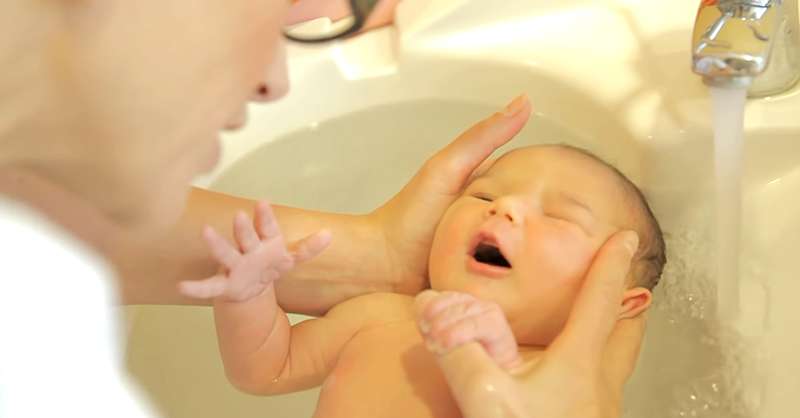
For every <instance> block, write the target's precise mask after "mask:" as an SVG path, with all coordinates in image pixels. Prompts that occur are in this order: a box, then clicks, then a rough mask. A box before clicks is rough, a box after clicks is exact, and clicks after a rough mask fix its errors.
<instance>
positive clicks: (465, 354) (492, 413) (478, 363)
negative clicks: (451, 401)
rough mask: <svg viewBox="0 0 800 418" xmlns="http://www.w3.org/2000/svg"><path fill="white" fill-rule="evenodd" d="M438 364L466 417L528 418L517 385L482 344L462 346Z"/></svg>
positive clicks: (439, 360) (441, 357) (440, 357)
mask: <svg viewBox="0 0 800 418" xmlns="http://www.w3.org/2000/svg"><path fill="white" fill-rule="evenodd" d="M437 361H438V363H439V367H440V368H441V369H442V372H443V374H444V377H445V379H446V380H447V383H448V385H449V386H450V391H451V393H452V394H453V397H454V398H455V400H456V402H457V403H458V406H459V408H460V409H461V412H462V413H463V415H464V418H486V417H524V416H528V415H527V414H528V412H529V411H525V409H524V408H523V405H522V403H521V401H522V399H524V396H525V395H524V394H522V393H520V390H519V388H518V383H517V382H516V380H515V379H514V378H513V377H511V375H510V374H509V373H508V372H506V371H505V370H503V369H502V368H501V367H500V366H499V365H498V364H497V363H496V362H495V361H494V359H492V358H491V357H489V355H488V354H487V353H486V350H484V349H483V347H482V346H481V345H480V344H478V343H476V342H472V343H468V344H465V345H462V346H460V347H458V348H456V349H454V350H451V351H450V352H448V353H446V354H442V355H437Z"/></svg>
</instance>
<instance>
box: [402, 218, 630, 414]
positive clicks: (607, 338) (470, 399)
mask: <svg viewBox="0 0 800 418" xmlns="http://www.w3.org/2000/svg"><path fill="white" fill-rule="evenodd" d="M637 245H638V239H636V237H635V234H632V233H630V232H623V233H618V234H616V235H615V236H613V237H612V238H611V239H609V241H608V242H607V243H606V244H605V245H604V247H603V248H602V249H601V250H600V252H599V253H598V255H597V257H596V258H595V262H594V263H593V265H592V267H591V269H590V271H589V274H588V275H587V278H586V282H585V284H584V286H583V289H582V290H581V293H580V294H579V296H578V298H577V299H576V302H575V306H574V308H573V310H572V313H571V315H570V318H569V321H568V322H567V325H566V326H565V328H564V330H563V332H562V333H561V334H560V335H559V336H558V338H556V340H555V341H554V342H553V343H552V344H551V345H550V347H548V348H547V350H546V351H545V353H544V355H543V356H542V357H541V358H539V359H538V360H537V361H536V363H533V364H530V365H524V364H523V365H522V366H521V367H516V368H514V369H513V371H512V372H508V371H507V368H503V364H502V363H498V360H499V359H498V358H497V356H496V355H494V354H493V353H491V352H488V353H487V350H486V349H485V347H486V344H485V343H484V342H483V340H482V339H481V338H472V339H463V338H462V339H459V342H461V344H455V345H451V346H449V347H448V349H443V348H442V347H435V348H437V350H434V351H433V352H434V354H436V355H437V357H438V361H439V365H440V366H441V368H442V371H443V372H444V374H445V377H446V379H447V381H448V383H449V385H450V388H451V391H452V393H453V395H454V397H455V399H456V401H457V402H458V404H459V407H460V408H461V411H462V412H463V414H464V417H465V418H506V417H514V418H519V417H527V418H539V417H549V418H614V417H618V416H619V410H620V404H621V402H622V389H623V386H624V384H625V382H626V381H627V379H628V378H629V377H630V375H631V373H632V372H633V368H634V365H635V363H636V359H637V357H638V353H639V347H640V344H641V339H642V336H643V334H644V318H642V317H637V318H634V319H625V320H618V316H619V312H620V302H621V300H622V292H623V290H624V282H625V278H626V276H627V274H628V270H629V268H630V261H631V257H632V255H633V253H634V251H635V248H636V247H637ZM437 300H439V299H438V298H436V297H433V298H431V295H430V294H428V293H427V292H426V293H422V294H420V295H419V296H418V300H417V304H418V311H419V310H421V311H422V312H425V311H426V310H430V309H432V308H431V304H433V303H436V302H437ZM423 318H424V317H423ZM475 335H479V334H475ZM428 338H430V337H428Z"/></svg>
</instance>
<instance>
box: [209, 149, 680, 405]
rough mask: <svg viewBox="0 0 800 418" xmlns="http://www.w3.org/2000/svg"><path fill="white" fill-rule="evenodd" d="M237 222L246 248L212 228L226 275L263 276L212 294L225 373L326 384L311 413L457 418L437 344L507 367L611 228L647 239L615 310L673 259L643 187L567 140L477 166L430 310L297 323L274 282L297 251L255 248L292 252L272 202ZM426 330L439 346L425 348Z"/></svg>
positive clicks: (438, 245)
mask: <svg viewBox="0 0 800 418" xmlns="http://www.w3.org/2000/svg"><path fill="white" fill-rule="evenodd" d="M421 198H422V197H421ZM241 218H242V217H240V218H238V219H237V223H236V228H235V230H236V231H235V232H236V234H235V235H236V237H237V240H238V241H239V245H238V248H234V247H231V246H230V245H229V244H227V243H222V242H220V241H221V240H222V239H221V238H219V236H216V235H214V234H209V235H207V238H208V239H209V243H210V244H211V246H212V249H214V252H215V254H216V255H217V258H218V259H219V260H220V262H221V263H222V264H223V267H224V269H225V273H224V277H225V278H226V279H228V280H232V279H233V278H234V276H240V277H241V276H245V277H246V276H250V279H251V280H253V277H252V276H253V275H256V276H258V280H259V281H260V283H263V286H262V287H261V288H260V290H259V292H258V294H252V295H249V294H245V295H244V296H242V297H239V298H236V300H233V299H232V298H226V299H223V298H217V299H216V300H215V304H214V309H215V318H216V323H217V332H218V337H219V344H220V350H221V354H222V358H223V362H224V363H225V369H226V372H227V375H228V377H229V379H230V380H231V381H232V382H233V383H234V385H236V386H237V387H238V388H240V389H241V390H244V391H246V392H249V393H253V394H263V395H268V394H279V393H285V392H293V391H299V390H303V389H308V388H312V387H315V386H318V385H322V390H321V394H320V398H319V402H318V405H317V409H316V413H315V416H316V417H347V418H354V417H369V418H375V417H395V416H397V417H403V418H406V417H415V418H422V417H437V418H445V417H460V416H461V414H460V412H459V410H458V407H457V406H456V404H455V402H454V400H453V399H452V398H451V395H450V392H449V388H448V386H447V384H446V382H445V381H444V377H443V376H442V375H441V372H440V371H439V368H438V367H437V364H436V359H435V358H434V355H433V354H431V353H430V351H429V349H431V350H434V351H437V350H448V349H451V348H453V347H455V346H458V345H460V344H464V343H467V342H471V341H477V342H479V343H481V344H482V345H483V347H484V348H485V349H486V350H487V352H488V353H489V354H490V356H492V358H494V359H495V360H496V361H497V362H498V363H499V364H500V365H502V366H503V367H506V368H508V369H513V368H514V367H515V366H517V365H519V364H521V362H522V361H523V360H526V361H527V360H531V359H535V358H536V356H537V353H539V352H540V351H541V350H542V348H544V347H546V346H547V345H548V344H550V343H551V342H552V341H553V339H554V338H555V337H556V336H557V335H558V334H559V332H560V331H561V330H562V328H563V326H564V324H565V322H566V320H567V316H568V314H569V312H570V310H571V308H572V305H573V302H574V299H575V297H576V295H577V293H578V291H579V289H580V287H581V284H582V281H583V279H584V277H585V275H586V273H587V270H588V268H589V266H590V265H591V263H592V261H593V258H594V256H595V254H596V253H597V251H598V250H599V249H600V247H601V246H602V245H603V243H605V241H606V240H607V239H608V238H609V237H610V236H611V235H613V234H614V233H615V232H617V231H620V230H634V231H636V232H637V233H638V234H639V237H640V246H639V249H638V251H637V253H636V254H635V256H634V259H633V264H632V268H631V272H630V275H629V277H628V280H627V290H626V291H625V292H624V295H623V298H622V300H621V301H620V314H619V315H620V318H630V317H634V316H636V315H639V314H641V313H642V312H643V311H645V310H646V309H647V308H648V306H649V305H650V301H651V298H652V296H651V293H650V291H651V290H652V288H653V287H654V286H655V285H656V283H657V282H658V280H659V278H660V276H661V272H662V269H663V266H664V263H665V250H664V242H663V238H662V236H661V231H660V228H659V226H658V223H657V221H656V220H655V219H654V217H653V215H652V213H651V211H650V208H649V207H648V204H647V202H646V201H645V199H644V198H643V197H642V195H641V193H640V192H639V190H638V189H637V188H636V186H634V185H633V183H631V182H630V181H629V180H628V179H626V178H625V177H624V176H623V175H622V174H621V173H620V172H619V171H617V170H616V169H614V168H613V167H611V166H609V165H608V164H606V163H604V162H603V161H602V160H600V159H598V158H597V157H594V156H592V155H591V154H589V153H587V152H585V151H582V150H580V149H577V148H572V147H568V146H555V145H548V146H534V147H526V148H522V149H518V150H515V151H512V152H509V153H507V154H505V155H504V156H502V157H501V158H499V159H498V160H497V161H496V162H494V163H493V164H492V165H491V166H490V167H488V168H486V169H485V170H483V172H480V173H476V175H475V176H474V178H473V179H472V180H471V182H470V184H469V185H468V187H467V188H466V189H465V190H464V192H463V194H462V195H461V197H459V198H458V199H457V200H456V201H455V202H453V204H452V205H451V206H450V207H449V209H448V210H447V212H446V213H445V215H444V216H443V217H442V219H441V221H440V223H439V225H438V228H437V230H436V233H435V237H434V241H433V245H432V248H431V252H430V259H429V273H430V285H431V288H432V289H435V290H438V291H440V292H441V293H440V295H439V296H438V297H437V298H436V300H434V301H433V302H431V303H429V304H427V305H426V306H425V308H424V312H415V307H414V298H413V297H411V296H405V295H399V294H383V293H378V294H369V295H365V296H360V297H357V298H354V299H351V300H349V301H346V302H344V303H341V304H339V305H337V306H336V307H335V308H333V309H332V310H331V311H330V312H328V313H327V314H326V315H325V316H324V317H322V318H318V319H312V320H308V321H305V322H302V323H300V324H297V325H295V326H290V324H289V322H288V320H287V318H286V315H285V313H284V312H283V311H282V310H281V309H280V307H278V306H277V304H276V301H275V295H274V289H273V286H272V282H273V281H274V280H275V279H277V278H278V276H279V275H280V272H281V271H285V270H286V269H288V268H291V264H292V260H291V259H290V258H283V259H280V260H271V261H269V263H271V264H267V261H265V259H266V257H264V256H263V254H262V255H259V252H262V253H264V252H267V251H269V250H270V248H269V247H270V246H282V247H283V248H285V244H284V243H283V241H282V239H281V238H280V232H279V231H278V230H277V226H276V224H275V222H274V219H272V218H271V213H270V212H269V208H268V206H266V205H262V206H260V207H259V209H258V211H257V213H256V222H255V223H256V228H255V229H254V228H253V224H252V223H251V222H250V221H249V220H248V219H247V218H246V217H244V219H241ZM247 227H249V228H247ZM207 232H208V231H207ZM251 254H252V256H249V255H251ZM248 256H249V257H248ZM275 265H277V266H278V267H273V266H275ZM282 269H283V270H282ZM245 293H246V292H245ZM254 293H255V292H254ZM417 318H422V319H421V320H420V321H419V325H418V323H417ZM422 334H425V335H427V336H429V337H434V338H429V340H431V341H438V343H437V344H436V346H434V347H428V348H429V349H428V348H426V346H425V343H424V339H423V336H422Z"/></svg>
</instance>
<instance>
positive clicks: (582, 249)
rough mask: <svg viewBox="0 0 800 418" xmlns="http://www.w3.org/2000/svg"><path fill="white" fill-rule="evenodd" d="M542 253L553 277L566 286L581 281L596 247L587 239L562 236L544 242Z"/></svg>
mask: <svg viewBox="0 0 800 418" xmlns="http://www.w3.org/2000/svg"><path fill="white" fill-rule="evenodd" d="M542 252H543V253H544V254H545V257H544V258H545V259H547V260H548V263H547V264H549V268H550V270H551V271H552V275H551V277H552V278H554V279H557V280H559V281H561V282H562V283H564V284H567V283H571V282H575V281H579V280H580V279H581V278H582V277H583V276H584V275H585V274H586V271H587V270H588V269H589V266H590V265H591V262H592V259H593V258H594V253H595V252H596V250H595V249H594V245H592V243H591V242H589V241H588V240H585V239H580V238H576V237H570V236H562V237H560V238H558V239H552V240H548V241H545V242H542Z"/></svg>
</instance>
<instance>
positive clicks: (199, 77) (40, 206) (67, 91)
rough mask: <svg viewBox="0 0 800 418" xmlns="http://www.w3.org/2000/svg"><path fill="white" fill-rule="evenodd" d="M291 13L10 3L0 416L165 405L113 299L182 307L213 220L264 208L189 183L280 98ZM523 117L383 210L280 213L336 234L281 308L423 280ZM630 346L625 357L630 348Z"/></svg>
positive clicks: (95, 0) (415, 286) (436, 167)
mask: <svg viewBox="0 0 800 418" xmlns="http://www.w3.org/2000/svg"><path fill="white" fill-rule="evenodd" d="M287 8H288V5H287V2H286V1H285V0H260V1H253V0H228V1H224V2H223V1H218V0H159V1H130V0H85V1H80V2H75V1H63V0H56V1H47V2H43V1H31V0H5V1H4V4H3V13H2V14H0V27H2V28H4V30H5V34H4V36H3V37H0V62H2V63H3V64H4V65H3V68H4V70H3V72H2V73H1V74H2V75H0V115H2V116H0V237H1V238H0V251H2V253H3V254H4V255H3V258H4V264H5V267H6V268H5V274H4V275H3V277H2V279H0V289H2V290H0V294H2V295H4V296H5V297H4V301H3V303H2V304H0V333H1V334H0V335H3V343H2V344H0V416H3V417H14V418H17V417H23V416H46V414H50V415H54V414H55V413H58V414H59V415H61V416H64V415H66V416H71V415H76V416H77V415H78V414H80V415H81V416H95V415H97V416H99V415H101V414H103V415H104V416H111V415H113V416H148V414H150V415H149V416H155V414H154V413H152V412H148V411H146V407H143V406H142V405H143V403H142V402H140V401H139V400H137V399H136V397H135V396H134V395H132V392H131V390H130V387H129V385H128V384H127V383H126V380H125V377H124V373H123V372H122V371H121V367H120V358H119V353H118V350H119V348H118V341H116V338H115V337H116V332H117V331H116V326H115V317H114V312H113V311H112V310H111V304H112V303H113V302H114V301H115V300H116V299H118V298H121V299H122V300H123V301H124V302H127V303H184V302H186V300H185V299H183V298H182V297H181V296H179V294H178V292H177V290H176V282H178V281H179V280H184V279H187V278H188V279H199V278H202V277H205V276H210V275H212V274H213V273H214V272H213V270H214V263H213V261H212V260H211V259H210V257H209V254H208V253H207V251H206V249H205V246H204V244H203V242H202V240H201V239H199V236H200V227H201V225H203V224H210V225H212V226H217V230H220V231H227V230H229V228H227V225H228V223H229V221H230V219H232V215H233V213H235V212H236V211H238V210H240V209H244V210H248V211H249V210H250V209H251V208H252V204H253V203H252V202H250V201H247V200H244V199H237V198H232V197H227V196H221V195H217V194H213V193H210V192H207V191H202V190H194V191H191V192H190V191H189V182H190V180H191V179H192V178H193V177H194V176H196V175H197V174H199V173H202V172H205V171H208V170H210V169H211V168H212V167H213V166H214V164H215V163H216V160H217V158H218V154H219V137H218V135H219V131H220V130H224V129H235V128H237V127H239V126H241V125H242V121H243V120H244V118H243V114H244V108H245V106H246V104H247V102H248V101H250V100H253V101H270V100H274V99H276V98H279V97H280V96H282V95H283V94H284V93H285V92H286V90H287V88H288V82H287V79H286V70H285V65H286V63H285V59H284V57H283V49H282V42H283V36H282V33H281V29H282V27H283V22H284V17H285V15H286V13H287ZM518 104H519V103H518ZM523 105H524V106H526V107H528V106H529V105H528V104H527V103H523ZM527 115H528V112H527V111H525V112H517V113H514V114H511V115H504V114H502V113H498V114H496V115H493V116H492V117H490V118H489V119H487V120H485V121H483V122H481V123H479V124H478V125H476V126H475V127H473V128H472V129H470V130H468V131H467V132H465V133H464V134H463V135H462V136H460V137H459V138H458V139H456V140H455V141H454V142H453V143H452V144H451V145H450V146H448V147H447V148H445V149H443V150H442V151H441V152H439V153H438V154H436V155H435V156H434V157H432V158H431V159H430V160H429V161H428V162H427V163H426V165H425V166H424V167H423V169H422V170H420V172H419V173H418V174H417V176H416V177H414V178H413V179H412V180H411V181H410V182H409V184H408V185H407V186H406V187H405V188H404V189H403V190H401V191H400V193H398V194H397V195H396V196H395V197H394V198H393V199H391V200H390V201H389V202H387V203H386V204H385V205H383V206H382V207H381V208H379V209H377V210H375V211H374V212H372V213H370V214H367V215H363V216H344V215H336V214H325V213H314V212H309V211H303V210H299V209H292V208H284V207H276V209H275V212H276V215H277V217H278V219H279V222H280V226H281V228H282V230H283V232H284V235H285V236H286V237H287V239H288V240H289V241H296V242H297V241H298V240H300V239H301V238H303V237H306V236H308V235H310V234H313V233H314V232H316V231H318V230H319V229H321V228H323V227H324V228H327V229H329V230H331V232H332V236H333V240H332V243H331V245H330V246H329V248H327V249H326V250H325V251H324V252H323V253H322V254H321V255H320V256H318V257H316V258H314V259H312V260H310V261H308V262H306V263H304V264H303V265H301V266H299V267H298V268H297V269H296V270H294V271H293V272H292V274H291V275H290V276H289V277H285V278H284V279H283V280H281V286H280V288H279V289H278V297H279V299H280V302H281V304H282V305H284V306H285V307H286V308H287V309H289V310H293V311H298V312H304V313H319V312H323V311H325V310H326V309H327V308H328V307H330V306H331V305H333V304H335V303H336V302H337V301H340V300H343V299H344V298H347V297H350V296H352V295H355V294H359V293H363V292H367V291H374V290H394V291H401V292H407V293H416V292H418V291H419V290H421V289H423V288H424V287H425V275H424V272H425V271H426V266H425V265H422V264H420V263H419V262H416V263H414V262H413V261H412V260H423V259H424V258H425V257H419V256H418V255H416V254H420V253H425V254H427V252H428V246H429V245H430V238H431V236H432V233H433V227H434V225H435V224H436V222H437V221H438V218H439V216H440V215H441V213H442V211H443V210H444V208H445V207H447V205H448V204H449V203H450V201H451V200H452V199H453V198H454V197H455V196H456V194H457V193H458V192H459V189H460V188H461V185H462V183H463V182H464V181H466V179H467V178H468V176H469V175H470V173H471V172H472V171H473V170H474V169H475V168H476V167H477V166H478V165H479V164H480V163H481V162H482V161H483V160H484V159H485V158H486V157H487V156H488V155H489V154H490V153H491V152H492V151H493V150H494V149H496V148H497V147H499V146H500V145H502V144H503V143H505V142H507V141H508V140H509V139H510V138H512V137H513V136H514V135H515V134H516V133H517V132H518V131H519V130H520V129H521V128H522V126H523V125H524V123H525V122H526V119H527ZM419 195H434V196H437V198H435V199H431V200H430V201H425V202H420V201H418V200H417V199H415V198H414V197H415V196H419ZM187 196H188V198H187ZM187 202H188V204H187ZM222 225H224V227H222ZM618 241H619V240H618ZM617 244H618V243H614V242H612V243H610V246H611V247H614V246H615V245H616V247H619V245H617ZM616 247H614V248H616ZM612 250H613V248H612ZM610 253H612V254H617V253H620V252H619V251H617V252H616V253H615V252H614V251H610ZM623 253H624V252H623ZM610 259H611V262H612V264H614V265H615V266H617V267H618V268H615V269H612V270H613V273H614V274H604V275H600V276H602V277H599V278H598V279H597V280H596V281H597V282H598V283H600V282H602V281H603V280H616V279H617V278H618V277H617V276H618V275H619V270H621V269H624V268H627V265H626V263H628V261H629V260H626V259H625V256H624V255H623V256H616V258H614V257H611V258H610ZM363 260H372V262H369V263H364V262H363ZM619 266H624V267H619ZM113 270H116V272H117V273H118V275H114V274H112V271H113ZM606 276H608V277H610V278H607V277H606ZM611 276H613V277H611ZM115 277H119V280H115V279H114V278H115ZM595 287H597V286H595ZM117 288H118V289H119V293H117V292H116V289H117ZM587 289H588V290H591V289H592V287H591V286H590V287H589V288H587ZM604 308H605V311H609V310H610V308H609V307H608V306H606V307H597V309H595V311H603V310H604ZM612 316H613V315H612ZM582 317H584V318H592V321H596V318H605V321H604V322H603V324H604V325H605V326H604V328H603V329H608V330H610V329H611V327H612V326H613V324H614V321H612V320H610V319H608V318H607V317H608V315H606V316H602V315H599V316H598V315H594V312H591V314H589V315H587V314H585V313H584V314H583V315H582ZM581 328H585V327H581ZM618 328H619V327H618ZM637 335H639V334H637ZM635 337H636V336H635ZM634 339H635V343H634V344H627V345H626V349H625V350H618V351H614V352H615V353H617V352H622V353H627V354H626V355H628V356H630V353H633V354H632V355H633V357H632V358H635V349H634V350H633V351H631V349H630V347H633V348H636V347H638V338H634ZM614 341H615V340H612V343H613V342H614ZM611 346H612V347H613V344H611ZM452 354H457V353H452ZM445 360H446V359H443V361H445ZM443 366H444V367H447V364H446V362H445V363H443ZM487 367H488V366H487ZM486 370H491V368H487V369H486ZM570 373H572V374H571V375H570ZM566 376H573V377H574V378H575V379H582V381H587V382H588V381H589V380H590V379H595V380H596V376H588V375H576V374H575V373H573V372H571V371H568V372H567V374H566ZM506 377H508V376H503V378H506ZM459 379H460V377H454V382H455V384H456V385H459V384H460V385H462V386H463V385H468V384H469V379H468V381H467V383H464V382H462V381H460V380H459ZM592 382H594V380H592ZM456 390H459V387H458V386H456ZM465 396H466V398H469V399H473V398H476V399H477V398H480V397H481V396H483V395H481V394H469V395H465ZM461 398H462V397H459V399H460V400H461ZM466 398H465V399H466ZM42 400H46V401H42ZM464 406H465V408H466V409H465V413H469V411H468V408H471V407H474V406H471V405H470V404H469V402H467V403H465V404H464Z"/></svg>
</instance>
